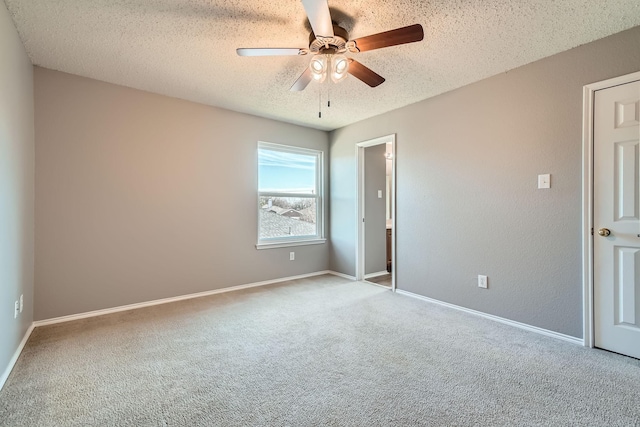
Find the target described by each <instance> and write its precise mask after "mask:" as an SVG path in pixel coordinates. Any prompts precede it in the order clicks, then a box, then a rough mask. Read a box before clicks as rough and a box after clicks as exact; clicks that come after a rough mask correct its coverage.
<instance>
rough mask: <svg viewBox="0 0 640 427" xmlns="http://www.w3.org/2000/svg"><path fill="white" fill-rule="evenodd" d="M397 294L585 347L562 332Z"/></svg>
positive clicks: (422, 298) (407, 293) (409, 293)
mask: <svg viewBox="0 0 640 427" xmlns="http://www.w3.org/2000/svg"><path fill="white" fill-rule="evenodd" d="M396 293H398V294H401V295H406V296H408V297H411V298H416V299H419V300H422V301H426V302H430V303H433V304H437V305H441V306H443V307H447V308H452V309H454V310H458V311H463V312H465V313H469V314H474V315H476V316H479V317H483V318H485V319H489V320H493V321H495V322H499V323H503V324H505V325H509V326H513V327H514V328H518V329H524V330H525V331H529V332H535V333H537V334H540V335H545V336H547V337H551V338H557V339H559V340H562V341H567V342H570V343H573V344H579V345H584V342H583V340H582V339H581V338H576V337H572V336H570V335H565V334H561V333H560V332H555V331H550V330H548V329H543V328H539V327H537V326H532V325H527V324H526V323H520V322H516V321H515V320H510V319H505V318H504V317H500V316H494V315H493V314H488V313H483V312H482V311H477V310H472V309H470V308H466V307H461V306H459V305H455V304H449V303H448V302H444V301H440V300H437V299H433V298H429V297H425V296H422V295H418V294H414V293H413V292H408V291H403V290H401V289H397V290H396Z"/></svg>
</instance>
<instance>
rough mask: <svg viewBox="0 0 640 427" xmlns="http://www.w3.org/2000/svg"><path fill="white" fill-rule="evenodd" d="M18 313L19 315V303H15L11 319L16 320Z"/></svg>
mask: <svg viewBox="0 0 640 427" xmlns="http://www.w3.org/2000/svg"><path fill="white" fill-rule="evenodd" d="M18 313H20V301H16V303H15V304H14V305H13V318H14V319H17V318H18Z"/></svg>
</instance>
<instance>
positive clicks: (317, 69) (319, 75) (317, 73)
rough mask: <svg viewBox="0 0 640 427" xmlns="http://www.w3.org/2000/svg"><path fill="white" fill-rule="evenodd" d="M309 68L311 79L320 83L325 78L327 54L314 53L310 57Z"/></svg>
mask: <svg viewBox="0 0 640 427" xmlns="http://www.w3.org/2000/svg"><path fill="white" fill-rule="evenodd" d="M309 69H310V70H311V76H312V77H313V80H315V81H317V82H318V83H322V82H323V81H324V79H326V78H327V56H326V55H315V56H314V57H313V58H311V62H310V63H309Z"/></svg>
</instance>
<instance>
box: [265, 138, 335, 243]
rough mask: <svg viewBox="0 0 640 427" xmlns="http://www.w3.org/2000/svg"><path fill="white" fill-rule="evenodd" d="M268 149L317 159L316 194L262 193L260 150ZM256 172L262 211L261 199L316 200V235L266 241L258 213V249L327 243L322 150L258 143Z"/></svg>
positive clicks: (267, 239) (272, 238) (275, 238)
mask: <svg viewBox="0 0 640 427" xmlns="http://www.w3.org/2000/svg"><path fill="white" fill-rule="evenodd" d="M261 148H262V149H267V150H272V151H281V152H284V153H292V154H304V155H307V156H315V157H316V177H315V178H316V187H315V194H313V195H309V194H308V193H300V194H299V193H277V192H269V191H260V189H259V182H260V181H259V180H260V177H259V173H260V166H259V164H258V150H259V149H261ZM256 171H257V174H256V176H257V182H256V188H257V191H256V193H257V198H256V200H257V205H258V209H261V206H260V198H261V197H300V198H310V197H315V199H316V234H315V235H310V236H291V237H270V238H266V239H261V238H260V211H259V210H258V211H256V216H257V223H258V228H257V243H256V249H273V248H284V247H288V246H303V245H316V244H322V243H325V242H326V239H325V238H324V153H323V152H322V151H320V150H314V149H311V148H302V147H294V146H291V145H283V144H274V143H272V142H263V141H258V147H257V149H256Z"/></svg>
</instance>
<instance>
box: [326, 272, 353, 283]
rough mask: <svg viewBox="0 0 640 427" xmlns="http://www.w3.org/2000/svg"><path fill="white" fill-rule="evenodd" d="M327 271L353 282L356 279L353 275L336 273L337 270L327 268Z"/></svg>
mask: <svg viewBox="0 0 640 427" xmlns="http://www.w3.org/2000/svg"><path fill="white" fill-rule="evenodd" d="M327 273H328V274H333V275H334V276H338V277H342V278H343V279H347V280H353V281H354V282H355V281H356V277H355V276H349V275H348V274H344V273H338V272H337V271H333V270H327Z"/></svg>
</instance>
